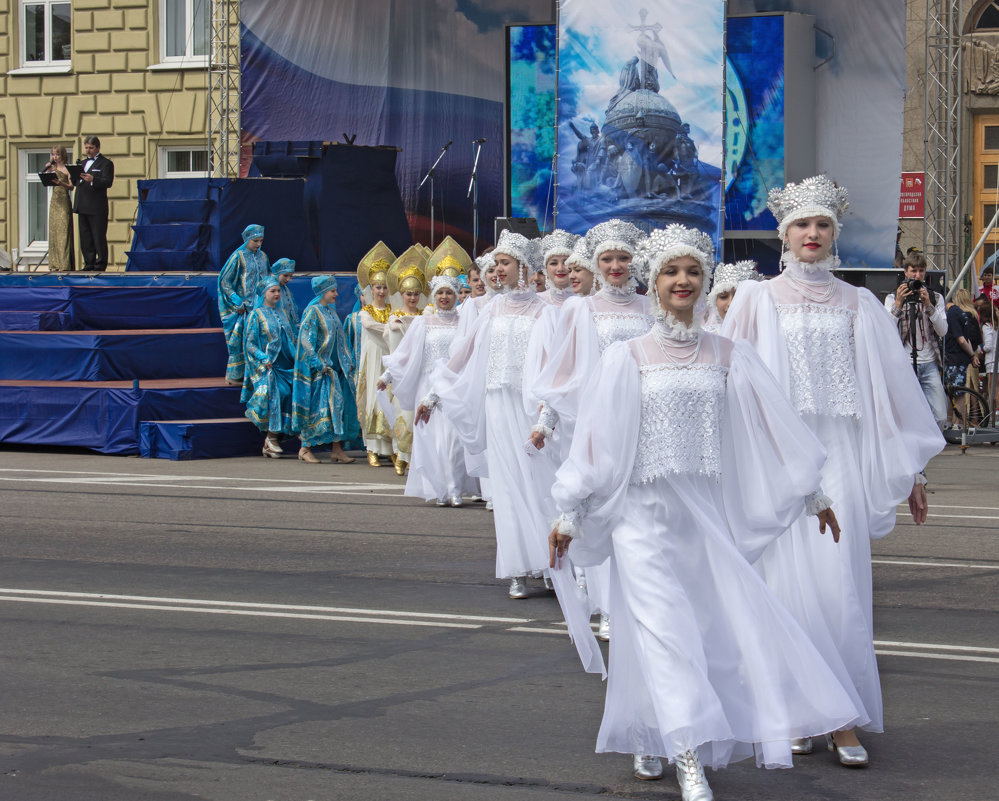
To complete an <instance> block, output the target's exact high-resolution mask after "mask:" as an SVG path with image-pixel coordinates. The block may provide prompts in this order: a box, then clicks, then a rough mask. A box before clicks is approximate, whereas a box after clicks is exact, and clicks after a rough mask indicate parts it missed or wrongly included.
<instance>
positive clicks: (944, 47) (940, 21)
mask: <svg viewBox="0 0 999 801" xmlns="http://www.w3.org/2000/svg"><path fill="white" fill-rule="evenodd" d="M962 5H963V4H962V2H961V0H926V104H925V114H926V116H925V118H924V120H925V122H924V132H925V138H924V143H925V144H924V147H925V150H924V152H923V163H924V170H925V173H926V176H925V177H926V207H925V218H924V223H925V224H924V226H923V250H924V251H925V254H926V259H927V261H928V262H929V265H928V266H929V267H930V268H931V269H937V270H947V271H948V275H949V276H953V275H954V273H955V272H956V270H957V269H959V267H960V265H961V262H963V261H964V259H963V258H962V252H961V241H962V224H961V20H962V17H963V9H962Z"/></svg>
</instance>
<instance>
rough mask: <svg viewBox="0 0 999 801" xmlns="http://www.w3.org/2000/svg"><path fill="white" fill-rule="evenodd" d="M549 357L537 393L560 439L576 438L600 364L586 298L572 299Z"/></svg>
mask: <svg viewBox="0 0 999 801" xmlns="http://www.w3.org/2000/svg"><path fill="white" fill-rule="evenodd" d="M551 336H552V339H551V344H550V345H549V348H548V356H547V358H546V360H545V363H544V365H543V367H542V369H541V371H540V372H539V373H538V375H537V377H536V379H535V381H534V384H533V393H534V396H535V397H536V398H537V400H538V401H539V402H541V403H543V404H544V405H545V407H546V408H547V409H550V410H552V412H554V418H553V419H555V420H557V421H558V425H559V429H560V436H561V437H563V438H564V439H565V440H566V441H569V440H570V439H571V437H572V436H573V430H574V428H575V425H576V418H577V415H578V413H579V406H580V402H581V400H582V397H583V391H584V389H585V388H586V385H587V382H588V381H589V379H590V376H592V375H593V372H594V371H595V370H596V367H597V364H598V363H599V361H600V339H599V337H598V336H597V327H596V325H595V324H594V322H593V316H592V315H591V314H590V310H589V306H588V305H587V303H586V300H585V299H584V298H570V299H569V300H567V301H566V302H565V305H564V306H562V313H561V316H560V317H559V319H558V323H557V326H556V327H555V330H554V331H553V333H552V335H551Z"/></svg>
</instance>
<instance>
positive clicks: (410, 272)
mask: <svg viewBox="0 0 999 801" xmlns="http://www.w3.org/2000/svg"><path fill="white" fill-rule="evenodd" d="M426 264H427V255H426V253H424V252H423V248H422V247H421V246H420V245H413V246H411V247H409V248H408V249H407V250H406V252H405V253H403V254H402V255H401V256H400V257H399V258H398V259H396V260H395V263H394V264H393V265H392V267H391V268H390V269H389V272H388V286H389V292H391V293H392V294H393V295H394V294H395V293H396V292H413V291H417V292H419V293H420V294H423V295H426V294H427V279H426V278H425V277H424V275H423V268H424V267H425V266H426Z"/></svg>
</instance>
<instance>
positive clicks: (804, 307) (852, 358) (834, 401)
mask: <svg viewBox="0 0 999 801" xmlns="http://www.w3.org/2000/svg"><path fill="white" fill-rule="evenodd" d="M777 318H778V320H779V321H780V328H781V333H783V335H784V340H785V342H786V343H787V354H788V367H789V370H790V376H789V377H790V388H791V402H792V403H793V404H794V406H795V408H796V409H797V410H798V411H799V412H801V413H802V414H816V415H821V416H824V417H859V416H860V406H859V402H858V397H857V365H856V342H855V337H854V324H855V322H856V318H857V312H856V311H854V310H853V309H850V308H846V307H844V306H839V305H823V304H817V303H793V304H788V303H778V304H777Z"/></svg>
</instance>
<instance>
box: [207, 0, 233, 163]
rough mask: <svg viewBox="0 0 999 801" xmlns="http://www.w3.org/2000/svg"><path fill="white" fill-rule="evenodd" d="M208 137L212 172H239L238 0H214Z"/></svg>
mask: <svg viewBox="0 0 999 801" xmlns="http://www.w3.org/2000/svg"><path fill="white" fill-rule="evenodd" d="M210 41H211V68H210V69H211V82H210V86H209V90H208V138H209V139H210V141H211V167H210V169H211V174H212V176H213V177H216V178H236V177H238V176H239V145H240V139H239V135H240V124H239V115H240V103H239V86H240V81H239V77H240V76H239V0H212V9H211V39H210Z"/></svg>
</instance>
